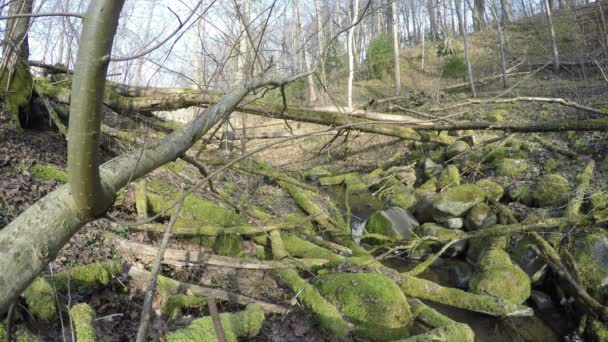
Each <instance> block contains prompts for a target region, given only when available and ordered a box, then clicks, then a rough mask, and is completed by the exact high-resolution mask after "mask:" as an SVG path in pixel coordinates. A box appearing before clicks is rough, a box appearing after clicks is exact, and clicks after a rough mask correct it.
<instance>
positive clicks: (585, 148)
mask: <svg viewBox="0 0 608 342" xmlns="http://www.w3.org/2000/svg"><path fill="white" fill-rule="evenodd" d="M572 146H573V147H574V149H575V150H576V151H578V152H580V153H589V142H587V141H586V140H585V139H576V140H575V141H574V143H573V144H572Z"/></svg>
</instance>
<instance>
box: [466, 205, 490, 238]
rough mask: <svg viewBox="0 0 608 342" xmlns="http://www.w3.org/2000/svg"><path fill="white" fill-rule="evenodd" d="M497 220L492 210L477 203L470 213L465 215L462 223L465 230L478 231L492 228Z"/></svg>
mask: <svg viewBox="0 0 608 342" xmlns="http://www.w3.org/2000/svg"><path fill="white" fill-rule="evenodd" d="M497 221H498V218H497V217H496V213H495V212H494V210H492V208H491V207H490V206H489V205H487V204H485V203H479V204H478V205H476V206H474V207H473V208H472V209H471V211H469V213H468V214H467V217H466V219H465V221H464V226H465V228H466V229H465V230H468V231H471V230H479V229H485V228H488V227H492V226H493V225H495V224H496V222H497Z"/></svg>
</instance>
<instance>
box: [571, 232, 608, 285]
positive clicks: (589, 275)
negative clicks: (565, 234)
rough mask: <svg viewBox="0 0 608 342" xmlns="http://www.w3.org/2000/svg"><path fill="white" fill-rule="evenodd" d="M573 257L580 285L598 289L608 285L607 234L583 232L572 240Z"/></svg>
mask: <svg viewBox="0 0 608 342" xmlns="http://www.w3.org/2000/svg"><path fill="white" fill-rule="evenodd" d="M573 256H574V259H575V261H576V265H577V268H578V274H579V280H580V283H581V285H583V286H585V287H587V288H590V289H594V290H597V289H600V288H603V287H606V286H607V285H608V236H607V235H606V234H604V233H594V234H584V235H580V236H577V237H576V239H575V240H574V254H573Z"/></svg>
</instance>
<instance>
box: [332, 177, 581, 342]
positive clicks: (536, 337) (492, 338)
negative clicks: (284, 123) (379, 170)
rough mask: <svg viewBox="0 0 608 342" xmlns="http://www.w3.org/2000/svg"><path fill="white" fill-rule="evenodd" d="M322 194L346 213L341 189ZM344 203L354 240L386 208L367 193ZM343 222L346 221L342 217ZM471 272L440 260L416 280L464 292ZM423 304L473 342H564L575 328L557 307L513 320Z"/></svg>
mask: <svg viewBox="0 0 608 342" xmlns="http://www.w3.org/2000/svg"><path fill="white" fill-rule="evenodd" d="M326 193H327V194H328V195H329V196H330V197H331V198H332V199H333V200H334V201H335V202H336V203H337V204H338V205H339V207H340V208H341V209H342V210H343V211H344V213H346V205H345V199H346V197H345V196H346V191H345V189H344V187H341V186H333V187H329V188H327V189H326ZM348 203H349V206H350V211H351V213H350V227H351V231H352V233H353V236H355V238H356V237H358V236H361V235H362V234H363V230H364V228H365V222H366V220H367V218H368V217H369V216H371V215H372V214H373V213H374V212H375V211H377V210H382V209H386V207H387V205H388V204H387V203H385V202H384V201H382V200H380V199H378V198H377V197H374V196H373V195H372V194H371V193H369V192H362V193H358V194H354V195H353V194H349V197H348ZM345 219H348V218H346V217H345ZM418 262H419V261H417V260H414V259H409V258H407V257H406V256H400V257H395V258H391V259H387V260H385V261H383V263H384V264H385V265H386V266H388V267H390V268H393V269H395V270H397V271H399V272H405V271H408V270H410V269H412V268H413V267H414V266H415V265H416V264H417V263H418ZM473 271H474V269H473V266H471V265H470V264H468V263H467V262H466V261H465V260H464V257H457V258H441V259H440V260H438V262H436V263H435V264H434V265H433V266H431V267H430V268H429V269H427V271H425V272H424V273H422V274H421V275H420V277H421V278H424V279H427V280H431V281H433V282H435V283H437V284H440V285H442V286H446V287H459V288H463V289H466V286H467V285H466V284H467V280H466V279H467V278H466V276H465V275H463V273H466V272H469V273H471V272H473ZM425 303H426V304H427V305H428V306H430V307H432V308H434V309H435V310H437V311H439V312H441V313H443V314H445V315H446V316H448V317H450V318H452V319H454V320H455V321H458V322H462V323H466V324H468V325H469V326H470V327H471V329H473V331H474V332H475V340H476V341H483V342H486V341H488V342H499V341H505V342H507V341H530V342H532V341H534V342H536V341H538V342H541V341H542V342H545V341H564V340H567V339H565V337H566V336H567V335H568V333H569V332H570V331H572V329H574V328H575V327H573V326H572V324H573V323H572V322H569V321H568V319H567V318H566V315H565V313H564V311H563V309H561V308H560V307H559V306H558V304H557V303H556V304H555V305H556V307H555V308H554V309H545V310H543V311H540V310H537V309H536V308H535V315H534V316H533V317H515V318H497V317H493V316H489V315H484V314H481V313H476V312H472V311H468V310H463V309H458V308H454V307H450V306H446V305H442V304H437V303H434V302H429V301H425ZM525 304H527V305H529V306H532V307H533V305H532V304H531V303H528V302H526V303H525Z"/></svg>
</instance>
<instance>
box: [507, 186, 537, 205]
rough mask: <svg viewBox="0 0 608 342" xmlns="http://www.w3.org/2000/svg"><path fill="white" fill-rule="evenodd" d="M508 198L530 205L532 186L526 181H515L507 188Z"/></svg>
mask: <svg viewBox="0 0 608 342" xmlns="http://www.w3.org/2000/svg"><path fill="white" fill-rule="evenodd" d="M508 194H509V198H510V199H511V200H513V201H516V202H519V203H521V204H524V205H532V202H533V197H532V187H531V186H530V185H529V184H526V183H515V184H513V185H511V186H510V187H509V188H508Z"/></svg>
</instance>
